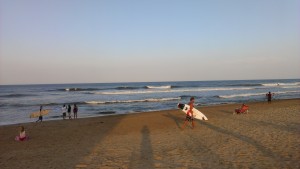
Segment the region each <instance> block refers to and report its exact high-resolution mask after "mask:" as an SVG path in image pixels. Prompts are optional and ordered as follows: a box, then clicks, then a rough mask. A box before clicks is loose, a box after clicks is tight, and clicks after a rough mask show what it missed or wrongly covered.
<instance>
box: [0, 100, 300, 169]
mask: <svg viewBox="0 0 300 169" xmlns="http://www.w3.org/2000/svg"><path fill="white" fill-rule="evenodd" d="M299 103H300V99H294V100H280V101H274V102H273V103H272V104H267V103H265V102H260V103H249V104H248V105H249V106H250V112H249V114H246V115H233V114H232V112H233V110H234V108H236V107H239V105H234V104H233V105H219V106H208V107H199V109H200V110H201V111H202V112H204V113H205V114H206V116H207V117H208V119H209V120H208V121H196V126H195V128H194V129H191V127H190V126H188V127H186V128H185V129H182V128H181V126H182V124H183V120H184V118H185V115H184V114H183V113H182V112H181V111H180V110H169V111H158V112H149V113H140V114H130V115H116V116H107V117H97V118H86V119H77V120H65V121H63V120H59V121H47V122H43V123H41V124H36V123H27V124H24V126H25V129H26V133H27V134H28V135H30V139H29V140H28V141H25V142H17V141H14V137H15V136H16V135H17V133H18V127H17V126H18V125H10V126H1V127H0V135H1V137H0V145H1V146H0V166H1V169H6V168H7V169H15V168H30V169H42V168H43V169H48V168H62V169H69V168H70V169H71V168H83V169H85V168H101V169H102V168H137V169H140V168H268V169H269V168H293V169H294V168H300V162H299V160H300V144H299V143H300V139H299V138H300V137H299V134H300V121H299V120H300V104H299ZM81 113H83V112H81ZM79 115H80V114H79Z"/></svg>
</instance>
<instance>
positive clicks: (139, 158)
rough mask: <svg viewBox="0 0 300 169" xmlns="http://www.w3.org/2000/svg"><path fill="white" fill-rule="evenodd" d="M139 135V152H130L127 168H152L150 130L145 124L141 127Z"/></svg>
mask: <svg viewBox="0 0 300 169" xmlns="http://www.w3.org/2000/svg"><path fill="white" fill-rule="evenodd" d="M141 135H142V140H141V144H140V152H135V151H134V152H132V155H131V160H130V164H129V168H154V161H153V149H152V146H151V138H150V130H149V128H148V127H147V126H144V127H143V128H142V130H141Z"/></svg>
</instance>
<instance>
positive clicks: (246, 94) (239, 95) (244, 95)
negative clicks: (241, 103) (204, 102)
mask: <svg viewBox="0 0 300 169" xmlns="http://www.w3.org/2000/svg"><path fill="white" fill-rule="evenodd" d="M273 93H274V94H287V93H300V91H286V92H273ZM265 95H266V93H245V94H233V95H220V96H217V97H219V98H224V99H228V98H235V97H249V96H265Z"/></svg>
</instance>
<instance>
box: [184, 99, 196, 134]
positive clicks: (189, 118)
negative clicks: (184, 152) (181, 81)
mask: <svg viewBox="0 0 300 169" xmlns="http://www.w3.org/2000/svg"><path fill="white" fill-rule="evenodd" d="M194 102H195V98H194V97H191V98H190V102H189V103H188V105H189V106H190V109H189V110H188V111H187V113H186V117H185V120H184V123H183V127H182V128H183V129H184V128H185V126H186V125H187V123H188V122H189V121H190V122H192V128H194V126H195V124H194V114H193V108H194Z"/></svg>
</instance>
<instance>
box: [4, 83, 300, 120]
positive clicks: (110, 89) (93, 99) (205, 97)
mask: <svg viewBox="0 0 300 169" xmlns="http://www.w3.org/2000/svg"><path fill="white" fill-rule="evenodd" d="M269 91H271V92H272V93H274V99H291V98H300V79H288V80H235V81H189V82H139V83H93V84H43V85H0V125H7V124H16V123H23V122H33V121H35V120H36V119H30V118H29V114H30V113H31V112H34V111H39V108H40V106H41V105H42V106H43V108H44V109H50V110H51V111H50V113H49V115H47V116H44V120H55V119H62V111H61V108H62V106H63V105H64V104H65V105H69V104H70V105H71V106H73V105H74V104H77V106H78V107H79V112H78V116H79V117H80V118H84V117H93V116H107V115H115V114H128V113H140V112H148V111H155V110H166V109H176V106H177V103H179V102H181V103H187V102H188V101H189V99H190V97H191V96H194V97H195V101H196V104H197V105H198V106H200V107H201V106H204V105H214V104H229V103H243V102H253V101H265V100H266V93H267V92H269Z"/></svg>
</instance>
